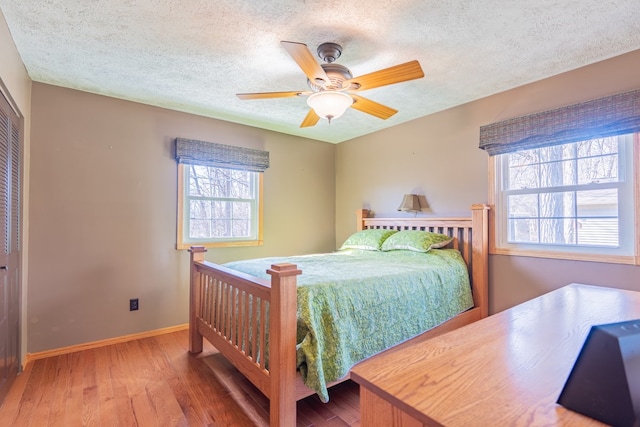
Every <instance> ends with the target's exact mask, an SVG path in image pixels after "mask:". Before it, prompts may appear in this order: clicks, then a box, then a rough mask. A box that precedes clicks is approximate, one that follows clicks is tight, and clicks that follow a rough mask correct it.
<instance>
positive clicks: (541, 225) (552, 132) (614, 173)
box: [480, 90, 640, 264]
mask: <svg viewBox="0 0 640 427" xmlns="http://www.w3.org/2000/svg"><path fill="white" fill-rule="evenodd" d="M639 132H640V90H634V91H630V92H625V93H620V94H615V95H611V96H608V97H604V98H599V99H594V100H590V101H586V102H582V103H579V104H574V105H570V106H566V107H561V108H557V109H555V110H550V111H543V112H539V113H534V114H530V115H528V116H523V117H516V118H512V119H507V120H504V121H501V122H497V123H492V124H489V125H485V126H481V127H480V148H481V149H484V150H486V151H487V152H488V153H489V156H490V157H489V177H490V178H489V179H490V183H489V203H490V204H492V205H494V209H493V210H492V213H491V214H492V217H493V218H492V219H493V220H492V221H491V223H490V228H492V230H493V231H492V232H490V239H489V246H490V251H491V253H494V254H504V255H524V256H538V257H549V258H561V259H575V260H585V261H600V262H614V263H625V264H640V256H639V255H640V241H638V239H637V238H636V234H637V232H638V231H639V230H638V229H637V228H638V226H639V224H640V200H639V195H640V183H639V177H640V170H639V168H640V133H639Z"/></svg>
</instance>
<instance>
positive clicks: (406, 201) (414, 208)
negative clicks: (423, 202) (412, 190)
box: [398, 194, 422, 212]
mask: <svg viewBox="0 0 640 427" xmlns="http://www.w3.org/2000/svg"><path fill="white" fill-rule="evenodd" d="M398 210H399V211H407V212H418V211H420V210H422V207H421V206H420V198H419V197H418V195H417V194H405V195H404V197H403V198H402V203H400V206H399V207H398Z"/></svg>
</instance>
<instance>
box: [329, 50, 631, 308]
mask: <svg viewBox="0 0 640 427" xmlns="http://www.w3.org/2000/svg"><path fill="white" fill-rule="evenodd" d="M638 70H640V51H635V52H631V53H629V54H626V55H622V56H619V57H616V58H613V59H610V60H607V61H603V62H600V63H597V64H593V65H590V66H588V67H584V68H581V69H578V70H574V71H571V72H567V73H564V74H560V75H558V76H555V77H551V78H548V79H545V80H541V81H538V82H535V83H531V84H528V85H525V86H522V87H519V88H516V89H513V90H509V91H507V92H503V93H500V94H496V95H493V96H490V97H487V98H483V99H480V100H477V101H474V102H470V103H468V104H465V105H462V106H459V107H456V108H452V109H450V110H446V111H443V112H440V113H437V114H433V115H430V116H427V117H424V118H421V119H417V120H414V121H411V122H408V123H406V124H402V125H399V126H395V127H393V128H390V129H386V130H383V131H380V132H377V133H374V134H371V135H367V136H364V137H361V138H357V139H353V140H351V141H347V142H344V143H342V144H339V145H338V147H337V163H336V184H337V190H336V241H337V242H338V243H339V242H341V241H343V240H344V239H345V238H346V236H348V235H349V233H351V232H353V231H354V226H353V223H352V222H351V221H350V217H351V213H352V212H353V211H354V210H355V209H357V208H359V207H361V206H364V207H368V208H371V209H373V210H374V211H375V212H376V214H377V215H379V216H388V215H396V214H397V212H396V211H395V209H396V208H397V206H398V205H399V204H400V201H401V199H402V194H403V193H411V192H417V193H420V194H424V195H425V196H426V198H427V201H428V202H429V205H430V212H429V214H434V215H450V214H459V213H464V212H465V210H466V209H468V208H469V207H470V206H471V204H472V203H479V202H486V201H487V194H488V173H487V170H488V168H487V158H488V157H487V155H486V153H484V152H483V151H482V150H480V149H478V137H479V127H480V126H481V125H484V124H488V123H493V122H496V121H500V120H503V119H507V118H511V117H516V116H520V115H524V114H529V113H534V112H538V111H543V110H548V109H552V108H556V107H560V106H563V105H569V104H573V103H576V102H581V101H585V100H589V99H593V98H598V97H601V96H606V95H610V94H614V93H619V92H624V91H627V90H630V89H637V88H640V72H638ZM426 71H427V72H426V74H427V77H426V78H428V70H426ZM398 90H401V86H398ZM401 113H402V111H400V113H399V114H401ZM637 155H638V153H637ZM489 271H490V309H491V311H492V312H496V311H501V310H503V309H505V308H508V307H510V306H512V305H514V304H517V303H519V302H522V301H525V300H527V299H530V298H532V297H535V296H538V295H540V294H542V293H545V292H547V291H550V290H552V289H556V288H558V287H560V286H562V285H564V284H567V283H570V282H582V283H590V284H595V285H608V286H614V287H621V288H628V289H635V290H640V267H632V266H622V265H607V264H600V263H585V262H569V261H559V260H549V259H535V258H526V257H509V256H492V257H491V260H490V270H489Z"/></svg>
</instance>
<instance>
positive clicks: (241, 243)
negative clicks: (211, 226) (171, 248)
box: [176, 240, 263, 250]
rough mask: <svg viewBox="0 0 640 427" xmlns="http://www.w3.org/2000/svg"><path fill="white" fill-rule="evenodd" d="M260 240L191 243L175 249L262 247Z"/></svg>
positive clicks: (177, 245) (178, 245)
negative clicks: (195, 247)
mask: <svg viewBox="0 0 640 427" xmlns="http://www.w3.org/2000/svg"><path fill="white" fill-rule="evenodd" d="M262 244H263V241H262V240H246V241H234V242H206V243H202V242H193V243H178V244H176V249H179V250H180V249H189V248H190V247H192V246H204V247H205V248H230V247H236V246H262Z"/></svg>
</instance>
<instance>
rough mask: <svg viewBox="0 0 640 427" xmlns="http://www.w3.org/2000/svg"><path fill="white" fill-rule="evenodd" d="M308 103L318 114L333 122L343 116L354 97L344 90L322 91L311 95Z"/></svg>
mask: <svg viewBox="0 0 640 427" xmlns="http://www.w3.org/2000/svg"><path fill="white" fill-rule="evenodd" d="M307 104H308V105H309V107H311V108H313V111H315V112H316V114H317V115H318V116H320V117H322V118H324V119H327V120H328V121H329V123H331V120H333V119H337V118H338V117H340V116H342V115H343V114H344V112H345V111H346V110H347V108H349V107H351V104H353V98H351V97H350V96H349V95H347V94H346V93H343V92H337V91H322V92H316V93H314V94H312V95H310V96H309V98H307Z"/></svg>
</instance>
